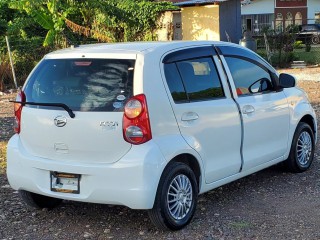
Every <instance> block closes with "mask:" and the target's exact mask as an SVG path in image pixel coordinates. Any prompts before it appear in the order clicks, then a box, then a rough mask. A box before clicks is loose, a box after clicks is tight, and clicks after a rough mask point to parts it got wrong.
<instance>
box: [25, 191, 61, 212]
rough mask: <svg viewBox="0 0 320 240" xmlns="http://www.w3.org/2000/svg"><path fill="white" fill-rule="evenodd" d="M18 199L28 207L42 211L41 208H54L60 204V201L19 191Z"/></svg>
mask: <svg viewBox="0 0 320 240" xmlns="http://www.w3.org/2000/svg"><path fill="white" fill-rule="evenodd" d="M19 194H20V197H21V198H22V200H23V201H24V202H25V203H26V204H27V205H28V206H30V207H33V208H37V209H42V208H49V209H52V208H55V207H57V206H58V205H60V204H61V202H62V199H58V198H52V197H47V196H43V195H40V194H36V193H32V192H28V191H24V190H19Z"/></svg>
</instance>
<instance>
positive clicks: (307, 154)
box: [284, 122, 315, 173]
mask: <svg viewBox="0 0 320 240" xmlns="http://www.w3.org/2000/svg"><path fill="white" fill-rule="evenodd" d="M314 147H315V143H314V133H313V131H312V129H311V127H310V126H309V125H308V124H306V123H304V122H300V123H299V124H298V126H297V128H296V131H295V133H294V136H293V140H292V145H291V149H290V154H289V157H288V159H287V160H286V161H285V162H284V164H285V167H286V169H287V170H289V171H291V172H295V173H299V172H304V171H306V170H308V169H309V168H310V166H311V164H312V160H313V155H314Z"/></svg>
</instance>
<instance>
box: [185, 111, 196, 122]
mask: <svg viewBox="0 0 320 240" xmlns="http://www.w3.org/2000/svg"><path fill="white" fill-rule="evenodd" d="M198 118H199V115H198V114H197V113H195V112H186V113H183V114H182V117H181V121H194V120H197V119H198Z"/></svg>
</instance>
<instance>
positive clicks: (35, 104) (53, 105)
mask: <svg viewBox="0 0 320 240" xmlns="http://www.w3.org/2000/svg"><path fill="white" fill-rule="evenodd" d="M10 102H13V103H20V104H22V105H23V106H24V105H33V106H47V107H60V108H63V109H64V110H66V111H67V112H68V114H69V116H70V117H71V118H74V117H75V116H76V115H75V114H74V112H73V111H72V110H71V108H69V107H68V106H67V105H66V104H64V103H36V102H19V101H10Z"/></svg>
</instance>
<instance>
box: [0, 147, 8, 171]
mask: <svg viewBox="0 0 320 240" xmlns="http://www.w3.org/2000/svg"><path fill="white" fill-rule="evenodd" d="M6 154H7V142H0V172H4V171H5V169H6V166H7V162H6Z"/></svg>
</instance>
